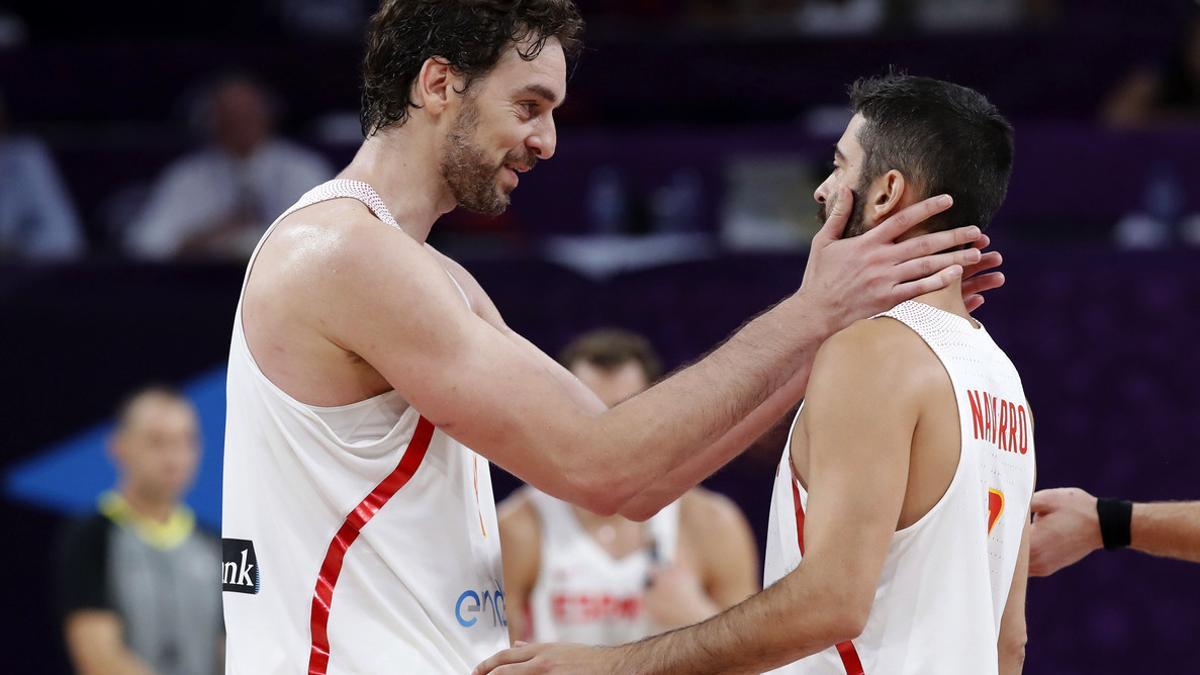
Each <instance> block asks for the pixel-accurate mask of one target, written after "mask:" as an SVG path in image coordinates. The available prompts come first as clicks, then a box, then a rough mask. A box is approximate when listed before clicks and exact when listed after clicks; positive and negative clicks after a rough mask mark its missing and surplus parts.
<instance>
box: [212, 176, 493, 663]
mask: <svg viewBox="0 0 1200 675" xmlns="http://www.w3.org/2000/svg"><path fill="white" fill-rule="evenodd" d="M336 198H353V199H357V200H359V201H361V202H363V203H364V204H366V205H367V207H368V208H370V209H371V211H372V212H373V213H374V214H375V216H376V217H378V218H379V219H380V220H381V221H383V222H384V223H387V224H388V225H391V226H393V227H396V226H397V225H396V221H395V220H394V219H393V218H392V216H391V214H390V213H389V212H388V210H387V208H386V207H385V206H384V204H383V202H382V200H380V199H379V196H378V195H377V194H376V193H375V191H374V190H372V189H371V188H370V186H368V185H366V184H365V183H359V182H355V181H344V180H338V181H331V182H329V183H326V184H324V185H321V186H318V187H317V188H315V189H313V190H312V191H310V192H309V193H308V194H306V195H304V196H303V197H302V198H301V199H300V201H299V202H298V203H297V204H296V205H295V206H293V207H292V208H291V209H289V210H288V211H287V212H286V213H284V215H283V216H280V219H282V218H283V217H284V216H286V215H288V214H290V213H292V212H293V211H295V210H297V209H300V208H303V207H305V206H309V205H311V204H314V203H317V202H320V201H325V200H328V199H336ZM276 222H277V223H278V221H276ZM273 228H274V225H272V229H273ZM270 233H271V230H268V231H267V233H266V234H264V235H263V241H265V240H266V238H267V237H268V236H270ZM261 246H262V243H261V242H260V243H259V247H260V248H261ZM257 254H258V252H257V250H256V251H255V256H257ZM253 264H254V258H253V257H252V258H251V260H250V265H251V266H252V265H253ZM248 277H249V269H248V270H247V278H248ZM460 291H461V288H460ZM463 298H464V300H465V299H466V296H465V294H464V295H463ZM417 319H419V317H414V320H417ZM227 389H228V391H227V396H228V407H227V412H226V414H227V417H226V425H225V467H224V495H223V505H222V506H223V514H222V517H223V522H222V535H223V537H224V542H223V543H224V549H225V550H224V563H223V566H222V581H223V589H224V590H225V591H226V592H225V593H224V601H225V626H226V631H227V635H228V637H227V644H226V657H225V658H226V672H227V673H229V674H230V675H270V674H275V673H279V674H283V673H287V674H288V675H294V674H295V673H304V672H307V673H310V675H311V674H319V673H359V674H364V675H365V674H370V675H375V674H377V673H421V674H424V673H466V672H469V671H470V670H471V668H473V667H474V666H475V665H476V664H477V663H478V662H480V661H482V660H483V659H485V658H487V657H488V656H490V655H491V654H493V653H494V652H496V651H498V650H500V649H504V648H506V647H507V646H508V634H507V628H506V626H507V619H506V617H505V614H504V591H503V587H502V582H501V581H502V575H501V568H500V543H499V536H498V532H497V526H496V511H495V503H494V501H493V497H492V487H491V478H490V473H489V470H488V463H487V461H485V460H483V459H482V458H480V457H479V456H478V455H476V454H475V453H474V452H472V451H471V450H470V449H469V448H466V447H464V446H463V445H461V444H459V443H458V442H456V441H455V440H453V439H451V438H450V437H449V436H447V435H445V434H444V433H442V432H441V431H439V430H437V429H435V428H434V427H433V425H431V424H430V423H429V421H428V420H426V419H425V418H424V417H422V416H421V413H420V412H419V411H417V410H415V409H414V408H412V407H411V406H409V405H408V404H407V403H406V402H405V401H403V400H402V399H401V398H400V397H399V395H398V394H397V392H395V391H391V392H387V393H384V394H381V395H379V396H375V397H372V398H370V399H367V400H364V401H360V402H358V403H353V404H350V405H346V406H339V407H335V408H323V407H316V406H311V405H306V404H304V403H301V402H299V401H297V400H295V399H293V398H292V397H290V396H288V395H287V394H286V393H284V392H283V391H282V390H281V389H279V388H278V387H276V386H275V385H274V384H272V383H271V382H270V381H269V380H268V379H267V377H266V376H265V375H264V374H263V373H262V371H260V370H259V368H258V366H257V364H256V363H255V360H254V356H253V355H252V354H251V353H250V349H249V348H248V346H247V343H246V338H245V334H244V333H243V330H242V311H241V302H239V303H238V310H237V314H236V316H235V318H234V328H233V340H232V345H231V347H230V354H229V373H228V383H227Z"/></svg>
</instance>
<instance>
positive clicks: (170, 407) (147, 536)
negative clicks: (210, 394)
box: [57, 387, 224, 675]
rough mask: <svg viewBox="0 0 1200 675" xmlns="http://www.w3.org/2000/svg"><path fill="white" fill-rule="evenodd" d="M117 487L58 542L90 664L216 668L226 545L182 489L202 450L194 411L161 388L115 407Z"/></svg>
mask: <svg viewBox="0 0 1200 675" xmlns="http://www.w3.org/2000/svg"><path fill="white" fill-rule="evenodd" d="M110 450H111V453H112V457H113V460H114V461H115V462H116V464H117V466H118V473H119V477H118V484H117V487H116V489H115V490H113V491H112V492H107V493H105V494H104V495H103V496H102V497H101V499H100V505H99V511H98V512H97V513H95V514H93V515H92V516H90V517H88V518H86V519H84V520H82V521H80V522H78V523H75V524H74V525H73V526H72V527H71V528H70V530H69V531H68V532H67V534H66V537H65V538H64V540H63V542H62V549H61V551H60V560H59V566H58V568H59V569H58V589H57V590H58V602H59V609H60V611H61V616H62V620H63V631H64V634H65V637H66V643H67V651H68V653H69V655H70V658H71V662H72V664H74V666H75V669H76V671H77V672H79V673H82V674H83V675H109V674H112V675H116V674H118V673H119V674H120V675H148V674H151V673H153V674H155V675H215V674H216V673H219V672H221V671H222V670H223V669H224V666H223V664H222V661H223V658H222V653H223V649H224V648H223V642H224V638H223V632H222V624H221V587H220V585H219V584H218V582H217V576H216V574H215V571H216V569H217V567H218V565H220V548H219V544H218V543H217V540H216V539H215V538H214V537H212V536H211V535H209V534H207V533H204V532H201V531H200V530H198V529H197V528H196V523H195V518H194V517H193V515H192V512H191V511H190V510H189V509H188V508H187V507H186V506H184V505H183V504H182V503H181V499H182V497H183V495H184V493H185V492H186V491H187V489H188V487H189V486H190V485H191V483H192V478H193V476H194V475H195V472H196V464H197V460H198V459H199V455H200V443H199V432H198V429H197V423H196V412H195V410H193V409H192V406H191V404H190V403H189V402H188V401H187V399H185V398H184V397H183V396H182V395H180V394H179V393H177V392H175V391H172V390H170V389H165V388H161V387H154V388H149V389H145V390H142V391H141V392H139V393H137V394H135V395H134V396H133V397H132V398H130V399H129V400H128V401H127V402H126V403H125V404H124V405H123V406H122V408H121V410H120V412H119V415H118V422H117V430H116V432H115V433H114V435H113V437H112V440H111V443H110Z"/></svg>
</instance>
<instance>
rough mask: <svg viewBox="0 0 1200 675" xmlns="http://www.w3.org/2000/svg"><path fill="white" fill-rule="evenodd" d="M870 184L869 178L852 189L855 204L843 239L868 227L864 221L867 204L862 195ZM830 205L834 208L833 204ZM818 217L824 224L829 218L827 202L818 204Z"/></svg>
mask: <svg viewBox="0 0 1200 675" xmlns="http://www.w3.org/2000/svg"><path fill="white" fill-rule="evenodd" d="M869 185H870V181H869V180H860V181H859V185H858V187H857V188H855V189H852V190H850V195H851V196H852V197H853V198H854V204H852V205H851V207H850V218H849V219H848V220H847V221H846V230H845V232H844V233H843V234H842V238H843V239H849V238H850V237H857V236H858V235H860V234H863V233H864V232H866V231H867V229H868V228H867V225H866V223H865V222H864V220H865V218H866V215H865V213H866V207H867V205H866V204H865V203H864V202H863V198H862V196H863V194H865V193H866V191H867V187H868V186H869ZM829 206H830V208H832V207H833V204H830V205H829ZM817 218H819V219H820V220H821V224H822V225H824V224H825V221H826V220H828V219H829V211H828V210H827V209H826V208H825V204H818V205H817Z"/></svg>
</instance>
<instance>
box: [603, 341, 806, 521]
mask: <svg viewBox="0 0 1200 675" xmlns="http://www.w3.org/2000/svg"><path fill="white" fill-rule="evenodd" d="M811 370H812V362H811V361H810V362H808V363H803V364H801V365H800V368H798V369H797V370H796V372H795V374H794V375H793V376H792V378H791V379H790V380H788V382H787V383H786V384H784V386H783V387H781V388H780V389H778V390H777V391H776V392H775V393H773V394H771V396H770V397H768V398H767V400H766V401H764V402H763V403H762V405H760V406H758V407H757V408H755V409H754V411H753V412H751V413H750V414H749V415H747V416H746V418H745V419H743V420H742V421H741V422H739V423H738V424H737V425H736V426H735V427H734V428H732V429H730V430H729V431H728V432H726V433H725V434H724V435H723V436H721V437H720V438H719V439H718V440H717V441H716V442H715V443H713V444H711V445H709V446H708V447H707V448H704V449H703V450H701V451H700V452H699V453H697V454H695V455H693V456H692V457H691V458H689V459H687V460H686V461H685V462H684V463H683V464H681V465H679V466H677V467H675V468H673V469H671V470H670V471H669V472H668V473H667V475H665V476H663V477H662V478H661V479H659V480H658V481H656V482H654V483H652V484H650V485H649V486H647V487H646V489H645V490H643V491H642V492H640V493H638V494H637V496H635V497H634V498H633V499H631V500H629V502H628V503H627V504H626V505H625V506H624V507H623V508H622V509H621V515H623V516H625V517H626V518H631V519H633V520H645V519H647V518H650V517H651V516H653V515H654V514H655V513H658V512H659V511H660V510H662V509H663V508H664V507H665V506H666V505H667V504H670V503H671V502H674V501H675V500H677V499H679V497H680V496H682V495H683V494H684V493H685V492H687V491H688V490H690V489H691V488H693V487H695V486H696V485H698V484H700V482H701V481H703V480H704V479H706V478H708V477H709V476H711V475H712V474H714V473H716V472H717V471H718V470H720V468H721V467H723V466H725V464H727V463H728V462H729V461H731V460H732V459H733V458H735V457H737V456H738V455H740V454H741V453H742V452H744V451H745V450H746V448H748V447H750V445H751V444H753V443H754V441H755V440H757V439H758V437H759V436H762V435H763V434H764V433H766V432H767V431H768V430H769V429H771V427H773V426H774V425H775V424H777V423H778V422H779V420H780V419H781V418H782V417H783V416H784V415H786V414H787V413H788V412H790V411H791V410H792V409H794V408H795V407H796V404H797V403H799V402H800V399H802V398H804V389H805V386H806V385H807V384H808V375H809V372H810V371H811Z"/></svg>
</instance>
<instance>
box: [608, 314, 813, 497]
mask: <svg viewBox="0 0 1200 675" xmlns="http://www.w3.org/2000/svg"><path fill="white" fill-rule="evenodd" d="M829 323H830V319H829V317H827V316H821V313H820V312H819V311H817V310H816V309H815V308H813V307H811V306H810V305H809V304H808V302H807V300H806V299H805V298H804V297H803V296H802V295H794V296H791V297H789V298H788V299H786V300H784V301H783V302H781V303H780V304H779V305H777V306H776V307H775V308H774V309H772V310H771V311H769V312H767V313H765V314H763V315H761V316H759V317H758V318H756V319H754V320H753V321H751V322H750V323H748V324H747V325H746V326H745V327H744V328H743V329H742V330H740V331H738V332H737V333H736V334H735V335H734V336H733V337H731V338H730V339H729V340H728V341H727V342H725V343H724V344H723V345H721V346H720V347H719V348H717V349H716V350H715V351H713V352H712V353H711V354H709V355H708V357H706V358H704V359H703V360H701V361H699V362H698V363H696V364H694V365H692V366H690V367H688V368H686V369H684V370H682V371H680V372H679V373H677V374H675V375H674V376H672V377H670V378H668V379H667V380H665V381H664V382H662V383H660V384H658V385H656V386H654V387H652V388H651V389H649V390H647V391H646V392H643V393H642V394H639V395H638V396H635V397H634V398H632V399H630V400H629V401H626V402H625V403H622V404H621V405H618V406H616V407H615V408H613V409H612V410H611V411H609V412H608V413H605V414H604V415H602V416H601V417H600V418H598V420H597V421H598V422H599V424H598V425H597V431H598V433H597V434H595V435H593V436H592V439H593V441H594V443H595V445H596V446H597V447H598V448H603V450H602V451H601V452H599V453H596V454H594V455H592V456H593V457H594V458H595V460H599V461H598V465H595V466H593V467H591V469H592V470H602V471H614V470H615V471H619V472H620V473H621V474H622V479H623V481H624V487H625V489H626V490H628V492H627V493H626V494H627V496H626V500H627V499H628V498H630V497H632V496H633V495H636V494H637V493H639V492H641V491H642V490H644V489H645V488H646V487H647V486H648V485H650V484H651V483H653V482H654V481H656V480H658V479H660V478H661V477H662V476H664V475H665V474H666V473H667V472H668V471H670V470H671V469H672V468H674V467H677V466H679V465H680V464H682V463H683V462H685V461H686V460H688V459H690V458H692V457H693V456H695V455H696V454H697V452H700V451H701V450H702V449H704V448H708V447H709V446H713V445H714V444H715V443H717V441H718V440H719V439H721V438H722V437H723V436H726V434H728V433H729V432H730V430H731V429H733V428H734V427H735V426H737V425H738V423H739V422H742V421H743V420H744V419H745V418H746V417H747V416H749V415H750V414H751V413H752V412H754V411H755V409H756V408H758V407H759V406H761V405H762V403H763V402H764V401H766V400H767V399H768V398H769V397H771V395H772V394H774V393H775V392H776V391H777V390H779V389H780V388H781V387H783V386H784V385H785V384H786V383H787V382H788V381H789V380H791V379H792V378H793V376H794V375H795V374H796V373H797V371H799V370H800V369H802V368H805V369H807V368H808V367H810V365H811V363H812V360H813V357H814V356H815V355H816V352H817V349H818V348H819V347H820V345H821V343H822V342H823V341H824V340H825V338H826V337H827V336H828V335H829V334H830V331H831V328H830V326H829ZM776 405H778V404H776ZM768 412H769V411H764V414H763V415H762V419H763V420H764V421H758V422H756V423H753V424H751V425H748V426H747V427H746V428H745V429H744V430H742V431H741V432H740V433H739V434H737V436H741V437H745V438H750V437H752V433H753V432H754V430H755V429H758V428H764V427H765V425H766V424H767V422H766V421H765V420H766V419H767V418H768V417H770V415H769V414H768ZM729 440H730V442H727V443H722V444H721V446H718V447H716V448H715V450H712V451H710V452H711V455H710V456H708V457H706V461H705V462H704V463H703V464H702V465H700V466H698V468H697V469H692V471H695V472H697V473H702V470H703V469H704V468H707V466H711V465H716V466H719V465H720V460H721V458H722V455H729V454H731V453H732V452H735V451H736V450H737V449H740V448H737V444H736V443H734V442H732V441H736V440H740V439H738V438H734V437H730V439H729ZM729 448H734V450H730V449H729ZM726 459H727V457H726Z"/></svg>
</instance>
